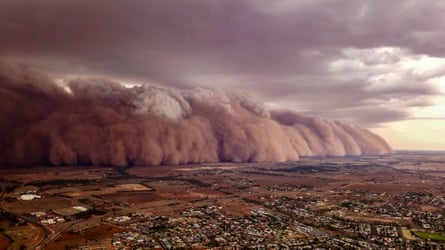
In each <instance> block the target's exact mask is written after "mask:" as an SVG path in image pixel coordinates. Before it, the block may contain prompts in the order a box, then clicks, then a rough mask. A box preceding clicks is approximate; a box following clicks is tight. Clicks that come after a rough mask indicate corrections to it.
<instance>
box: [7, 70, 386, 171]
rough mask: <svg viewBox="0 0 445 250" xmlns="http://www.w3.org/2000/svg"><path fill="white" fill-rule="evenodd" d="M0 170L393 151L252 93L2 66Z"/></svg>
mask: <svg viewBox="0 0 445 250" xmlns="http://www.w3.org/2000/svg"><path fill="white" fill-rule="evenodd" d="M0 138H1V140H0V164H1V165H3V166H8V165H9V166H20V165H111V166H131V165H147V166H149V165H170V164H187V163H204V162H218V161H230V162H281V161H294V160H298V158H299V157H300V156H314V155H322V156H324V155H333V156H344V155H360V154H386V153H390V152H392V149H391V148H390V147H389V145H388V144H387V143H386V142H385V141H384V140H383V139H382V138H380V137H379V136H377V135H375V134H373V133H371V132H370V131H368V130H366V129H363V128H360V127H358V126H356V125H354V124H349V123H343V122H340V121H334V120H329V119H323V118H320V117H317V116H308V115H303V114H299V113H295V112H291V111H280V110H276V111H269V110H267V109H265V108H264V105H263V104H262V103H261V102H258V101H256V100H254V99H253V98H252V97H250V96H249V95H247V94H244V93H238V92H223V91H219V90H211V89H203V88H196V89H192V90H188V91H178V90H175V89H170V88H163V87H158V86H151V85H141V86H134V87H131V88H130V87H125V86H124V85H122V84H120V83H117V82H114V81H111V80H107V79H84V78H77V79H72V80H70V81H69V82H66V83H60V82H58V81H55V80H53V79H51V78H50V77H48V76H46V75H44V74H41V73H39V72H37V71H34V70H32V69H29V68H26V67H21V66H18V65H11V64H4V63H2V64H0Z"/></svg>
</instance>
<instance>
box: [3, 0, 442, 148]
mask: <svg viewBox="0 0 445 250" xmlns="http://www.w3.org/2000/svg"><path fill="white" fill-rule="evenodd" d="M444 13H445V1H436V0H431V1H428V0H422V1H418V0H415V1H414V0H413V1H400V0H394V1H391V0H385V1H372V0H369V1H360V0H354V1H352V0H350V1H346V0H326V1H322V0H274V1H270V0H244V1H243V0H187V1H184V0H176V1H169V0H149V1H145V0H140V1H136V0H126V1H117V0H116V1H114V0H96V1H91V0H64V1H60V0H39V1H35V0H0V60H4V61H11V62H20V63H24V64H28V65H31V66H34V67H37V68H39V69H41V70H43V71H45V72H47V73H49V74H51V75H53V76H54V77H57V78H65V77H72V76H79V75H81V76H84V75H87V76H101V77H107V78H113V79H118V80H120V81H124V82H128V83H151V84H158V85H163V86H169V87H175V88H180V89H189V88H193V87H196V86H202V87H210V88H218V89H232V90H233V89H238V90H242V91H246V92H249V93H251V94H253V95H255V96H257V97H258V98H260V99H261V100H263V101H264V102H265V103H266V105H267V106H268V107H270V108H287V109H292V110H295V111H300V112H305V113H313V114H317V115H322V116H325V117H330V118H335V119H340V120H346V121H351V122H356V123H358V124H360V125H363V126H365V127H368V128H370V129H372V130H373V131H374V132H376V133H378V134H380V135H382V136H383V137H385V138H386V139H387V140H388V142H389V143H390V144H391V146H393V147H394V148H396V149H401V148H405V149H442V150H445V98H444V97H443V96H444V93H445V15H444Z"/></svg>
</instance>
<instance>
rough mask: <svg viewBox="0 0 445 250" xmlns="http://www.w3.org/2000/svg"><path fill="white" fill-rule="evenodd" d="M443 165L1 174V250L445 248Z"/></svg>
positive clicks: (432, 161)
mask: <svg viewBox="0 0 445 250" xmlns="http://www.w3.org/2000/svg"><path fill="white" fill-rule="evenodd" d="M444 163H445V154H440V153H435V154H433V153H430V154H426V155H425V153H416V152H399V153H395V154H393V155H387V156H362V157H328V158H303V159H301V160H300V161H298V162H288V163H277V164H267V163H261V164H256V163H251V164H236V163H218V164H203V165H187V166H160V167H132V168H111V167H96V168H94V167H65V168H60V167H57V168H56V167H53V168H51V167H47V168H44V169H42V168H30V169H15V170H13V171H9V172H8V173H6V172H5V173H2V175H1V176H2V179H1V181H0V187H1V209H2V211H1V214H0V219H1V220H0V248H2V249H3V248H5V249H445V234H444V231H445V219H444V216H445V182H444V179H445V168H444V167H443V164H444ZM43 173H44V174H43ZM43 175H44V176H45V177H43Z"/></svg>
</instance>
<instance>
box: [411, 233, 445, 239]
mask: <svg viewBox="0 0 445 250" xmlns="http://www.w3.org/2000/svg"><path fill="white" fill-rule="evenodd" d="M414 234H415V235H416V236H417V237H419V238H421V239H425V240H427V239H429V240H434V241H445V236H443V235H441V234H438V233H427V232H423V231H417V232H415V233H414Z"/></svg>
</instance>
